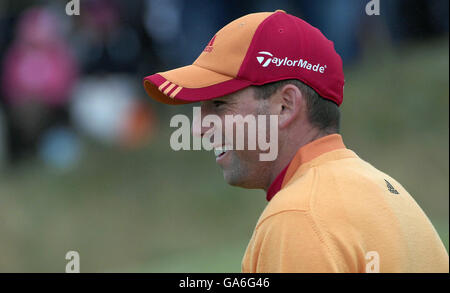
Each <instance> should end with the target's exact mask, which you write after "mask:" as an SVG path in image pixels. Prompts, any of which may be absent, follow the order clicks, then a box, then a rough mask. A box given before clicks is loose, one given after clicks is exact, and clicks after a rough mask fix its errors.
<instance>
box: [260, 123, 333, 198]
mask: <svg viewBox="0 0 450 293" xmlns="http://www.w3.org/2000/svg"><path fill="white" fill-rule="evenodd" d="M326 135H327V134H325V133H322V132H320V131H318V130H316V129H311V130H310V131H308V132H306V134H305V135H302V136H298V137H299V139H298V141H296V142H291V143H287V144H286V145H283V146H281V148H280V149H279V150H278V154H279V155H278V158H277V160H275V162H274V165H273V167H272V168H271V174H270V181H269V182H268V184H266V186H265V188H264V191H265V192H267V190H268V189H269V187H270V185H271V184H272V183H273V182H274V180H275V179H276V177H277V176H278V175H279V174H280V173H281V171H283V169H284V168H286V167H287V165H288V164H289V163H290V162H291V161H292V159H293V158H294V156H295V154H296V153H297V151H298V149H299V148H301V147H302V146H304V145H306V144H308V143H310V142H312V141H314V140H316V139H319V138H321V137H323V136H326Z"/></svg>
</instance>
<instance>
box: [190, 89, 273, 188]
mask: <svg viewBox="0 0 450 293" xmlns="http://www.w3.org/2000/svg"><path fill="white" fill-rule="evenodd" d="M268 111H269V108H268V102H267V100H262V99H257V98H255V92H254V89H253V88H251V87H248V88H246V89H243V90H240V91H238V92H235V93H233V94H231V95H228V96H224V97H220V98H217V99H214V100H210V101H204V102H202V103H201V116H202V117H205V116H206V115H210V114H213V115H217V116H218V117H219V118H220V120H221V121H222V129H211V128H207V127H202V128H201V134H199V133H197V134H195V133H194V135H201V136H204V135H205V133H206V132H207V131H208V132H212V133H213V137H211V140H214V136H216V135H220V136H221V137H222V139H221V141H222V143H221V145H215V146H214V147H215V151H214V153H215V155H216V162H217V164H219V166H220V167H221V168H222V170H223V175H224V178H225V181H227V183H228V184H230V185H234V186H240V187H244V188H264V187H266V186H267V181H268V180H270V178H269V172H268V171H269V170H270V167H271V164H272V162H270V161H269V162H268V161H260V159H259V154H260V153H261V152H262V151H261V150H259V149H258V144H257V143H256V149H254V150H251V149H249V147H248V136H249V131H248V125H247V124H244V126H245V127H244V130H245V131H244V137H243V141H244V142H245V144H244V145H245V148H244V149H243V150H240V149H237V147H236V126H237V123H233V124H232V125H233V133H234V135H233V142H230V141H226V138H227V137H226V135H225V132H226V128H227V127H228V125H226V119H225V116H226V115H227V116H228V115H233V116H235V115H242V117H244V118H245V117H246V116H247V115H251V116H254V118H255V121H256V122H257V121H258V119H257V115H267V114H269V113H268ZM195 120H196V119H194V121H195ZM267 120H268V119H267ZM212 127H214V126H212ZM193 129H194V127H193ZM250 137H251V136H250ZM230 146H231V148H232V149H231V150H230ZM266 177H267V178H266Z"/></svg>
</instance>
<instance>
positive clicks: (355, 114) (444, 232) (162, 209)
mask: <svg viewBox="0 0 450 293" xmlns="http://www.w3.org/2000/svg"><path fill="white" fill-rule="evenodd" d="M382 44H383V45H381V43H379V42H373V43H371V41H370V40H368V41H367V43H366V46H365V47H364V48H362V50H361V57H360V58H359V59H358V60H356V61H354V62H352V63H351V64H349V65H346V66H345V76H346V85H345V94H344V103H343V105H342V108H341V109H342V128H341V129H342V131H341V134H342V135H343V138H344V142H345V144H346V145H347V147H348V148H350V149H352V150H354V151H355V152H356V153H357V154H358V155H359V156H360V157H362V158H363V159H364V160H366V161H368V162H370V163H371V164H372V165H374V166H375V167H376V168H378V169H380V170H382V171H384V172H386V173H388V174H389V175H391V176H392V177H394V178H396V179H397V180H398V181H399V182H400V183H401V184H402V185H403V186H404V187H405V188H406V189H407V190H408V191H409V192H410V194H411V195H412V196H413V197H414V198H415V200H416V201H417V202H418V203H419V205H420V206H421V207H422V209H423V210H424V211H425V213H426V214H427V215H428V217H429V218H430V220H431V221H432V223H433V224H434V226H435V227H436V229H437V231H438V233H439V235H440V236H441V238H442V240H443V242H444V243H445V246H446V248H447V251H448V245H449V112H448V111H449V39H448V34H446V35H444V36H442V35H441V36H439V37H434V38H430V39H427V40H426V41H417V40H405V41H402V42H400V43H398V44H396V45H395V46H394V45H392V44H391V43H389V42H384V43H382ZM149 73H150V72H149ZM137 86H140V79H139V80H138V82H137ZM138 91H139V92H140V94H141V95H142V96H144V93H143V89H142V88H140V87H139V88H138ZM146 102H147V103H148V104H149V105H151V107H153V108H154V109H155V112H156V113H157V115H158V117H159V123H158V125H159V126H158V131H157V132H156V134H155V135H154V136H153V137H152V139H151V141H150V142H149V143H146V144H145V145H144V146H142V147H140V148H135V149H133V150H130V149H128V148H123V147H119V146H114V145H112V146H111V145H109V146H105V145H104V144H102V143H100V142H98V141H96V140H94V139H92V138H90V137H86V136H83V135H81V141H82V146H83V156H82V157H81V158H80V159H79V161H78V162H77V163H76V164H75V165H74V166H73V167H72V168H70V169H68V170H64V171H61V170H58V169H55V168H54V167H52V166H49V165H48V164H46V163H45V162H44V161H42V160H41V159H39V158H38V157H28V158H27V159H26V160H23V161H21V162H20V163H18V164H16V165H14V167H4V168H1V169H0V272H64V269H65V265H66V262H67V261H66V260H65V258H64V256H65V254H66V252H67V251H69V250H76V251H78V252H79V253H80V259H81V271H82V272H239V271H240V264H241V260H242V257H243V255H244V252H245V249H246V246H247V243H248V241H249V240H250V237H251V233H252V231H253V228H254V225H255V224H256V221H257V219H258V217H259V215H260V213H261V212H262V210H263V209H264V207H265V205H266V204H267V202H266V200H265V193H264V192H263V191H256V190H245V189H240V188H234V187H230V186H228V185H227V184H226V183H225V182H224V180H223V177H222V173H221V170H220V168H219V167H218V166H217V165H216V163H215V159H214V155H213V154H212V153H211V152H205V151H178V152H175V151H172V150H171V148H170V145H169V137H170V134H171V131H172V130H173V129H171V128H170V127H169V120H170V117H171V115H173V114H175V113H180V112H183V113H189V112H190V109H191V108H190V107H191V106H181V107H171V108H166V107H162V106H161V105H157V104H156V103H154V102H153V101H149V100H146ZM418 237H420V235H418Z"/></svg>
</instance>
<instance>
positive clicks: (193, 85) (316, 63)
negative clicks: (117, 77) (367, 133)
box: [144, 10, 344, 105]
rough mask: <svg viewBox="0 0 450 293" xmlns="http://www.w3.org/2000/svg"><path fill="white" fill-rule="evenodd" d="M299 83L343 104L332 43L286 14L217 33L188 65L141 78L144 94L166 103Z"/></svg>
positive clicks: (252, 18)
mask: <svg viewBox="0 0 450 293" xmlns="http://www.w3.org/2000/svg"><path fill="white" fill-rule="evenodd" d="M285 79H298V80H300V81H302V82H304V83H305V84H307V85H308V86H310V87H311V88H313V89H314V90H315V91H316V92H317V93H318V94H319V95H320V96H322V97H323V98H326V99H329V100H332V101H333V102H335V103H336V104H337V105H340V104H341V103H342V99H343V92H344V72H343V68H342V59H341V57H340V56H339V55H338V54H337V53H336V51H335V49H334V44H333V42H331V41H330V40H328V39H327V38H326V37H325V36H324V35H323V34H322V33H321V32H320V31H319V30H318V29H317V28H315V27H313V26H311V25H310V24H308V23H307V22H305V21H303V20H302V19H300V18H298V17H295V16H293V15H290V14H287V13H286V12H284V11H281V10H277V11H275V12H261V13H252V14H248V15H245V16H243V17H240V18H238V19H236V20H234V21H232V22H231V23H229V24H227V25H226V26H225V27H223V28H222V29H221V30H219V31H218V32H217V33H216V34H215V35H214V36H213V37H212V39H211V40H210V41H209V43H208V44H207V46H206V47H205V49H204V50H203V52H202V53H201V54H200V56H199V57H198V58H197V60H195V61H194V63H193V64H192V65H188V66H184V67H180V68H177V69H174V70H170V71H165V72H159V73H156V74H153V75H150V76H147V77H145V78H144V87H145V90H146V92H147V94H148V95H149V96H150V97H152V98H154V99H155V100H157V101H160V102H162V103H166V104H172V105H176V104H186V103H193V102H199V101H204V100H211V99H214V98H218V97H221V96H224V95H228V94H231V93H233V92H235V91H238V90H240V89H243V88H246V87H248V86H250V85H262V84H266V83H270V82H275V81H280V80H285Z"/></svg>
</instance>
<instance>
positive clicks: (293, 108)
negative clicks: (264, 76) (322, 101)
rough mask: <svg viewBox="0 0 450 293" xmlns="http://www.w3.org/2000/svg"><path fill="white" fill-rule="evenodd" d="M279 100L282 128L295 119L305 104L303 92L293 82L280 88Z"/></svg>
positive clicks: (279, 123)
mask: <svg viewBox="0 0 450 293" xmlns="http://www.w3.org/2000/svg"><path fill="white" fill-rule="evenodd" d="M277 102H278V103H277V104H278V105H277V108H278V111H279V116H278V125H279V127H280V128H285V127H287V126H289V125H290V124H291V123H292V122H293V121H295V119H296V118H297V117H299V115H301V110H302V108H303V107H304V105H305V103H304V98H303V95H302V92H301V91H300V89H299V88H298V87H296V86H295V85H293V84H286V85H284V86H283V87H282V88H281V89H280V90H279V92H278V99H277Z"/></svg>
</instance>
